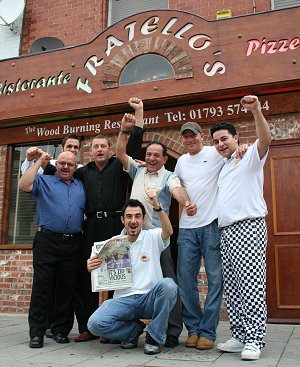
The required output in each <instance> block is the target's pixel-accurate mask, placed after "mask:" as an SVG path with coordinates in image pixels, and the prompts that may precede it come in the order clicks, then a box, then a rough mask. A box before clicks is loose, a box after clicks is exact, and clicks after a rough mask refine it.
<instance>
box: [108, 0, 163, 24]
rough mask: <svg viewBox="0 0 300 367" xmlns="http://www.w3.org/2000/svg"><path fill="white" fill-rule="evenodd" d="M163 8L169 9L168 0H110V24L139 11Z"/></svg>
mask: <svg viewBox="0 0 300 367" xmlns="http://www.w3.org/2000/svg"><path fill="white" fill-rule="evenodd" d="M163 9H169V1H168V0H151V1H141V0H139V1H132V0H109V14H108V25H112V24H115V23H117V22H118V21H120V20H122V19H124V18H127V17H130V16H131V15H134V14H137V13H142V12H144V11H149V10H163Z"/></svg>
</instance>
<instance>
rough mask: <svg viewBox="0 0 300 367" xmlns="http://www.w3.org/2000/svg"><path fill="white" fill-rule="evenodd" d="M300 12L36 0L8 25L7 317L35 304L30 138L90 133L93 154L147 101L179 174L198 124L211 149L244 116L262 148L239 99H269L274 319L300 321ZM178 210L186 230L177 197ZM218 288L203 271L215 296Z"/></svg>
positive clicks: (50, 143)
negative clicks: (25, 165) (213, 130)
mask: <svg viewBox="0 0 300 367" xmlns="http://www.w3.org/2000/svg"><path fill="white" fill-rule="evenodd" d="M148 3H149V4H148ZM0 15H1V9H0ZM299 16H300V1H290V2H287V1H263V0H262V1H253V0H251V1H250V0H249V1H241V0H237V1H229V0H222V1H214V2H211V1H194V0H190V1H189V0H187V1H181V0H169V1H151V2H143V1H127V0H119V1H117V0H105V1H95V0H85V1H75V0H66V1H64V2H63V3H62V2H60V1H58V0H53V1H51V2H47V1H44V0H39V1H33V0H27V1H26V3H25V7H24V11H23V12H22V13H21V14H20V15H19V17H17V19H16V20H15V21H14V22H12V23H11V24H6V25H3V27H1V28H0V44H1V45H2V47H1V50H2V51H0V58H2V60H0V106H1V114H0V173H1V176H0V213H1V215H0V239H1V242H0V250H1V254H0V274H1V277H0V294H1V298H0V312H27V310H28V307H29V301H30V291H31V280H32V254H31V251H32V250H31V247H32V245H31V244H32V239H33V236H34V233H35V231H36V225H35V217H34V212H35V203H34V201H32V200H31V198H29V197H28V196H27V195H25V194H23V193H21V192H19V191H18V190H17V182H18V179H19V177H20V165H21V163H22V161H23V160H24V158H25V155H26V149H27V148H28V147H29V146H32V145H38V146H41V147H42V149H44V150H47V151H48V152H50V153H51V154H52V155H53V156H55V155H56V156H57V154H58V151H59V146H60V141H61V140H62V138H63V136H64V135H66V134H69V133H76V134H78V135H79V136H80V137H81V138H82V141H83V149H82V152H81V157H80V158H81V162H83V163H87V162H88V161H89V160H90V156H89V141H90V138H91V136H94V135H96V134H98V133H103V134H105V135H108V136H109V137H110V138H111V140H112V141H113V143H115V142H116V138H117V134H118V130H119V127H120V120H121V118H122V115H123V114H124V112H128V111H129V109H128V104H127V101H128V99H129V98H130V97H131V96H138V97H140V98H142V99H143V101H144V106H145V125H146V133H145V134H144V146H146V144H147V142H149V141H151V140H154V139H155V140H159V141H161V142H163V143H164V144H166V145H167V147H168V155H169V160H168V166H167V167H168V168H169V169H171V170H172V169H173V168H174V166H175V164H176V160H177V159H178V157H179V156H180V155H181V154H183V153H184V148H183V146H182V144H181V143H180V134H179V130H180V126H181V125H182V124H183V123H185V122H187V121H195V122H198V123H200V125H201V127H202V129H203V131H204V133H205V137H206V141H205V143H206V144H209V145H210V144H211V139H210V136H209V129H210V127H211V126H212V125H213V124H214V123H215V122H216V121H231V122H233V123H234V124H235V126H236V127H237V130H238V131H239V133H240V141H241V142H243V143H249V144H251V143H253V142H254V141H255V126H254V123H253V120H252V118H251V114H250V113H248V112H247V111H245V110H244V109H243V108H242V107H241V105H240V103H239V100H240V98H241V97H242V96H243V95H245V94H256V95H258V96H259V98H260V100H261V103H262V108H263V111H264V114H265V116H266V118H267V120H268V122H269V124H270V128H271V132H272V138H273V141H272V145H271V148H270V154H269V158H268V161H267V164H266V167H265V190H264V194H265V199H266V201H267V204H268V209H269V215H268V217H267V224H268V233H269V245H268V253H267V282H268V283H267V301H268V302H267V303H268V314H269V321H273V322H299V321H300V290H299V283H300V273H299V270H298V269H299V263H300V220H299V216H298V215H297V213H298V207H299V194H298V191H299V189H298V186H299V184H298V182H299V172H300V67H299V62H300V60H299V55H300V51H299V50H300V35H299V27H298V26H297V24H298V19H299ZM20 19H21V20H20ZM287 20H288V21H287ZM16 27H17V29H16ZM9 32H11V33H9ZM12 34H13V35H12ZM8 35H9V37H8ZM12 42H14V45H16V44H19V47H18V48H16V47H15V46H14V47H10V45H11V44H12ZM8 49H10V51H9V52H8ZM245 189H246V188H245ZM241 204H242V203H241ZM170 216H171V221H172V224H173V226H174V228H175V232H176V228H178V219H179V208H178V206H176V204H175V203H173V205H172V209H171V214H170ZM173 246H174V252H176V238H174V239H173ZM205 294H206V278H205V274H204V268H203V267H202V271H201V273H200V274H199V296H200V300H201V302H203V301H204V299H205ZM223 317H226V311H225V305H224V307H223Z"/></svg>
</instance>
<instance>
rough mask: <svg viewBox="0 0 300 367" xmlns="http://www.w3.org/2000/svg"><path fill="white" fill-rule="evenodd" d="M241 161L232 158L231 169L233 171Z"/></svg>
mask: <svg viewBox="0 0 300 367" xmlns="http://www.w3.org/2000/svg"><path fill="white" fill-rule="evenodd" d="M240 161H241V158H234V160H233V161H232V164H231V167H232V168H233V169H234V168H235V167H236V166H237V165H238V164H239V163H240Z"/></svg>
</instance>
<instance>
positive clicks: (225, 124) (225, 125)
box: [210, 122, 237, 138]
mask: <svg viewBox="0 0 300 367" xmlns="http://www.w3.org/2000/svg"><path fill="white" fill-rule="evenodd" d="M219 130H227V131H228V132H229V134H230V135H232V136H236V135H237V132H236V130H235V127H234V126H233V125H232V124H230V123H229V122H217V123H216V124H215V125H214V126H213V127H212V128H211V129H210V135H211V137H212V138H213V135H214V133H215V132H216V131H219Z"/></svg>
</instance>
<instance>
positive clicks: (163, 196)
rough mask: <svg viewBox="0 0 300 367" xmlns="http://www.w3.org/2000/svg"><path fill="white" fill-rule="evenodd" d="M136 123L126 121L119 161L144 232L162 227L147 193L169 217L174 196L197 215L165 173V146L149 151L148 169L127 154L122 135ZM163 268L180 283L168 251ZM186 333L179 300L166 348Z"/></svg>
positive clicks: (163, 256)
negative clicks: (149, 191)
mask: <svg viewBox="0 0 300 367" xmlns="http://www.w3.org/2000/svg"><path fill="white" fill-rule="evenodd" d="M133 123H134V119H131V118H130V116H128V115H125V116H124V118H123V120H122V125H121V132H120V134H119V137H118V142H117V158H118V159H119V160H120V161H121V163H122V164H123V167H124V170H125V171H126V172H128V174H129V176H130V177H131V178H132V180H133V185H132V190H131V198H135V199H138V200H140V201H141V202H142V204H143V205H144V207H145V210H146V216H145V223H144V224H143V228H144V229H149V228H155V227H158V226H159V224H160V223H159V220H158V214H157V212H156V211H155V209H153V207H152V205H151V203H150V202H149V200H148V196H147V195H146V191H147V189H149V188H154V189H155V190H156V192H157V198H158V201H159V203H160V205H161V206H162V208H163V209H164V211H165V212H166V213H167V214H168V213H169V209H170V204H171V199H172V196H174V198H175V199H176V200H177V201H178V202H179V203H180V204H181V205H182V206H183V207H184V210H185V211H186V213H187V215H194V214H195V213H196V211H197V207H196V205H195V204H192V203H191V202H190V200H189V197H188V195H187V193H186V191H185V190H184V188H183V187H182V186H181V184H180V180H179V179H178V177H177V176H176V175H175V174H174V173H173V172H170V171H168V170H166V169H165V167H164V164H165V163H166V161H167V159H168V156H167V149H166V147H165V146H164V144H162V143H160V142H157V141H152V142H151V143H150V144H148V146H147V149H146V156H145V164H146V167H138V164H137V163H136V162H135V161H134V160H133V159H132V158H131V157H130V156H129V155H128V154H127V153H126V146H127V139H126V135H124V134H123V133H122V131H126V130H127V129H128V128H131V126H132V124H133ZM160 261H161V267H162V271H163V275H164V277H170V278H172V279H174V280H175V281H176V275H175V271H174V264H173V260H172V257H171V251H170V248H169V247H168V248H167V249H166V250H165V251H163V253H162V254H161V260H160ZM181 331H182V317H181V306H180V301H179V297H178V300H177V302H176V305H175V307H174V309H173V310H172V311H171V313H170V318H169V324H168V331H167V339H166V343H165V346H166V347H171V348H173V347H176V346H177V345H178V343H179V341H178V338H179V335H180V333H181Z"/></svg>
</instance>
